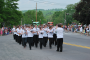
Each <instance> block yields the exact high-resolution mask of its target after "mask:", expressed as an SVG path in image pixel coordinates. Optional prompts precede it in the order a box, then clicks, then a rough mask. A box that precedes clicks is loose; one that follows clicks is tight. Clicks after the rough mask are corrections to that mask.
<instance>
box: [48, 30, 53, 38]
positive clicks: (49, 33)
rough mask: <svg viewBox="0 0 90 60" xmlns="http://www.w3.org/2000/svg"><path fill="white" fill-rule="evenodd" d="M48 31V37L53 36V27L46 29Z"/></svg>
mask: <svg viewBox="0 0 90 60" xmlns="http://www.w3.org/2000/svg"><path fill="white" fill-rule="evenodd" d="M48 31H49V32H48V37H49V38H53V29H51V30H50V29H48Z"/></svg>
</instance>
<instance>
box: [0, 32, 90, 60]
mask: <svg viewBox="0 0 90 60" xmlns="http://www.w3.org/2000/svg"><path fill="white" fill-rule="evenodd" d="M0 60H90V36H84V35H81V34H78V33H71V32H69V33H64V44H63V52H56V46H54V45H53V46H52V49H49V45H48V44H47V47H46V48H45V47H43V49H42V50H40V48H39V46H38V48H35V47H32V50H29V46H28V44H27V47H26V48H25V49H24V48H23V47H22V45H19V44H18V43H16V42H15V41H14V39H13V36H12V34H11V35H7V36H0Z"/></svg>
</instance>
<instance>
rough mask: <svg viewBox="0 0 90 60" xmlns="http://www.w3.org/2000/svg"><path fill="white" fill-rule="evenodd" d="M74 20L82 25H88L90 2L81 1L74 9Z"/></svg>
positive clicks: (89, 0)
mask: <svg viewBox="0 0 90 60" xmlns="http://www.w3.org/2000/svg"><path fill="white" fill-rule="evenodd" d="M75 9H76V11H75V13H74V16H73V17H74V19H76V20H77V21H79V22H80V23H83V24H87V25H88V24H89V23H90V18H89V17H90V0H82V1H80V2H79V3H78V4H77V6H76V7H75Z"/></svg>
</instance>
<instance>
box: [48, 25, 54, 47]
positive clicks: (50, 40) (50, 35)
mask: <svg viewBox="0 0 90 60" xmlns="http://www.w3.org/2000/svg"><path fill="white" fill-rule="evenodd" d="M47 32H48V38H49V47H50V49H51V48H52V43H53V29H52V26H49V29H48V31H47Z"/></svg>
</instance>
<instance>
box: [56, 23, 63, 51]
mask: <svg viewBox="0 0 90 60" xmlns="http://www.w3.org/2000/svg"><path fill="white" fill-rule="evenodd" d="M55 31H56V32H57V50H56V51H59V50H60V52H62V48H63V28H62V24H58V27H56V30H55Z"/></svg>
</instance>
